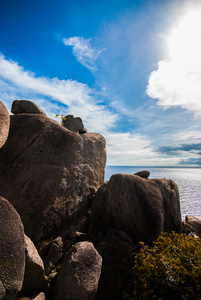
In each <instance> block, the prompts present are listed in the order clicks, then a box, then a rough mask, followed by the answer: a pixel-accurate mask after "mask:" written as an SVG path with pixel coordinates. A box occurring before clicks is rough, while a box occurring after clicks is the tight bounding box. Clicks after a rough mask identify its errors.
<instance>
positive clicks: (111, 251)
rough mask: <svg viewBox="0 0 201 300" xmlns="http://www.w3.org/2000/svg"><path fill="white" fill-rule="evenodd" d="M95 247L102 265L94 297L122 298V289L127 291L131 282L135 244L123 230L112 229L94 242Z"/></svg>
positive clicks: (135, 251)
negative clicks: (100, 239)
mask: <svg viewBox="0 0 201 300" xmlns="http://www.w3.org/2000/svg"><path fill="white" fill-rule="evenodd" d="M96 249H97V250H98V252H99V254H100V255H101V257H102V259H103V266H102V271H101V277H100V281H99V286H98V291H97V295H96V298H95V299H96V300H98V299H116V300H118V299H122V295H123V291H124V292H125V291H127V292H128V289H130V288H131V287H132V283H133V273H132V266H133V255H134V253H137V249H136V246H135V244H134V243H133V241H132V240H131V238H129V237H128V236H127V235H126V234H125V233H124V232H122V231H116V230H112V231H109V232H108V233H107V234H106V236H105V237H104V239H103V240H102V241H101V242H99V243H97V244H96ZM129 291H130V290H129Z"/></svg>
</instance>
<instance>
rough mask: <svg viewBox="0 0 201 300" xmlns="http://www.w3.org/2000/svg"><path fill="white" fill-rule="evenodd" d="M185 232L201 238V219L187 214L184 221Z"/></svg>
mask: <svg viewBox="0 0 201 300" xmlns="http://www.w3.org/2000/svg"><path fill="white" fill-rule="evenodd" d="M182 225H183V232H185V233H186V234H191V235H192V236H194V237H195V238H201V220H200V219H198V218H196V217H193V216H189V215H187V216H186V218H185V221H184V222H183V224H182Z"/></svg>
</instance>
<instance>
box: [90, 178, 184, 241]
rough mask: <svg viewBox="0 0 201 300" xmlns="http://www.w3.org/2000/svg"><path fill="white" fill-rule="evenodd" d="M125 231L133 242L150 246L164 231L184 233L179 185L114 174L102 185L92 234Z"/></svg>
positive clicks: (96, 201) (94, 206)
mask: <svg viewBox="0 0 201 300" xmlns="http://www.w3.org/2000/svg"><path fill="white" fill-rule="evenodd" d="M110 229H116V230H119V231H123V232H125V233H127V234H128V236H130V237H131V238H132V239H133V241H134V242H139V241H144V242H145V243H151V242H152V241H153V240H155V239H156V238H157V237H158V235H159V234H160V232H161V231H164V230H167V231H171V230H176V231H178V232H180V231H181V212H180V200H179V194H178V189H177V186H176V184H175V183H174V184H173V182H172V181H171V182H170V181H166V180H160V179H159V180H151V179H150V180H149V179H144V178H141V177H139V176H137V175H128V174H115V175H113V176H112V177H111V179H110V181H109V182H108V183H106V184H104V186H102V187H101V188H100V189H99V191H98V193H97V196H96V198H95V200H94V203H93V207H92V216H91V224H90V228H89V233H90V234H93V235H95V236H97V235H100V233H101V232H102V233H103V234H105V233H106V232H107V231H108V230H110Z"/></svg>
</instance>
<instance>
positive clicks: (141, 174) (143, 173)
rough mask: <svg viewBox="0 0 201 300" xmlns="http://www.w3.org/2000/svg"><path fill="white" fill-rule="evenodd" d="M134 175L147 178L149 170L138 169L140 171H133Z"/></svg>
mask: <svg viewBox="0 0 201 300" xmlns="http://www.w3.org/2000/svg"><path fill="white" fill-rule="evenodd" d="M134 175H137V176H140V177H142V178H148V177H149V175H150V172H149V171H140V172H137V173H135V174H134Z"/></svg>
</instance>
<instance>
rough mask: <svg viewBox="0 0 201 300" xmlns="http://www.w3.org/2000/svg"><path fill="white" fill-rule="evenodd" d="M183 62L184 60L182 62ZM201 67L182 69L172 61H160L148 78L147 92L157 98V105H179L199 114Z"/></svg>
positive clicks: (200, 111) (200, 110)
mask: <svg viewBox="0 0 201 300" xmlns="http://www.w3.org/2000/svg"><path fill="white" fill-rule="evenodd" d="M184 64H185V62H184ZM200 82H201V69H200V71H199V72H198V71H197V72H194V73H192V72H189V70H182V69H180V67H179V66H178V65H177V63H176V62H174V61H160V62H159V63H158V69H157V70H156V71H153V72H152V73H151V75H150V78H149V83H148V86H147V94H148V95H149V96H150V97H151V98H158V105H160V106H164V107H165V108H169V107H172V106H180V107H183V108H186V109H189V110H191V111H193V112H194V113H195V114H196V115H200V114H201V101H200V99H201V84H200Z"/></svg>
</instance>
